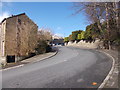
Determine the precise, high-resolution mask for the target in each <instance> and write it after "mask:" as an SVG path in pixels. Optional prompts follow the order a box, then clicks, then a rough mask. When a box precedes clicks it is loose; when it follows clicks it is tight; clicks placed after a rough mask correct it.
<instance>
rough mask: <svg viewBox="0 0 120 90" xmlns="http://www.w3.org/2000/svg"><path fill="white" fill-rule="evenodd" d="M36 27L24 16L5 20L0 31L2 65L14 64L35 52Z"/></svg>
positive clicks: (23, 14)
mask: <svg viewBox="0 0 120 90" xmlns="http://www.w3.org/2000/svg"><path fill="white" fill-rule="evenodd" d="M37 30H38V26H37V25H36V24H35V23H34V22H33V21H32V20H31V19H30V18H29V17H28V16H27V15H26V14H25V13H22V14H19V15H14V16H11V17H8V18H5V19H4V20H3V21H2V22H1V29H0V58H1V60H2V61H1V62H2V63H9V62H16V61H19V60H21V59H23V58H24V57H26V56H28V55H29V54H31V53H34V52H35V48H36V43H37V40H36V39H37Z"/></svg>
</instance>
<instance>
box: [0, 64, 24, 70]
mask: <svg viewBox="0 0 120 90" xmlns="http://www.w3.org/2000/svg"><path fill="white" fill-rule="evenodd" d="M23 66H24V64H22V65H18V66H14V67H10V68H6V69H1V70H0V71H6V70H10V69H14V68H18V67H23Z"/></svg>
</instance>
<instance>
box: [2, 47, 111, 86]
mask: <svg viewBox="0 0 120 90" xmlns="http://www.w3.org/2000/svg"><path fill="white" fill-rule="evenodd" d="M58 48H59V52H58V54H57V55H55V56H54V57H52V58H49V59H46V60H43V61H40V62H36V63H30V64H26V65H24V66H23V67H19V68H14V69H10V70H6V71H2V87H3V88H92V87H93V88H97V87H98V86H99V85H100V84H101V83H102V82H103V80H104V78H105V77H106V76H107V74H108V73H109V71H110V69H111V66H112V60H111V59H110V58H109V57H107V56H106V55H104V54H102V53H100V52H97V51H95V50H84V49H79V48H73V47H64V46H63V47H58ZM93 82H96V83H97V84H96V85H92V83H93Z"/></svg>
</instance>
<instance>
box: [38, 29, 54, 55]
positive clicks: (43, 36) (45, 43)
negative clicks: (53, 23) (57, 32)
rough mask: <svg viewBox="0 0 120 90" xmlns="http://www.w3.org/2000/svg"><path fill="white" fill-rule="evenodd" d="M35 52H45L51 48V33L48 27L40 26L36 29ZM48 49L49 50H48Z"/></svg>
mask: <svg viewBox="0 0 120 90" xmlns="http://www.w3.org/2000/svg"><path fill="white" fill-rule="evenodd" d="M37 39H38V40H37V41H38V45H37V48H36V51H37V53H38V54H39V53H45V52H48V51H50V50H51V48H50V46H49V43H50V42H51V41H52V33H51V30H50V29H48V28H42V29H40V30H39V31H38V38H37ZM48 49H49V50H48Z"/></svg>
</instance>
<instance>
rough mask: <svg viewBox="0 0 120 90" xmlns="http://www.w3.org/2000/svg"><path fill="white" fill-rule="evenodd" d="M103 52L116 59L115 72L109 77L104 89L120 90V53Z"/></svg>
mask: <svg viewBox="0 0 120 90" xmlns="http://www.w3.org/2000/svg"><path fill="white" fill-rule="evenodd" d="M101 51H102V52H105V53H107V54H109V55H110V56H112V57H113V58H114V66H113V70H112V72H111V74H110V75H108V76H109V79H108V80H107V82H106V83H105V85H104V87H103V88H119V89H120V78H119V73H120V70H119V67H120V63H119V62H118V60H119V52H118V51H117V50H105V49H103V50H101Z"/></svg>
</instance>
